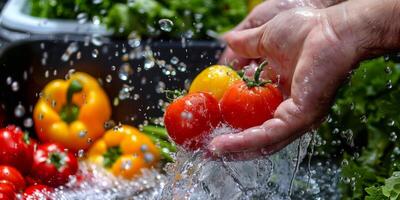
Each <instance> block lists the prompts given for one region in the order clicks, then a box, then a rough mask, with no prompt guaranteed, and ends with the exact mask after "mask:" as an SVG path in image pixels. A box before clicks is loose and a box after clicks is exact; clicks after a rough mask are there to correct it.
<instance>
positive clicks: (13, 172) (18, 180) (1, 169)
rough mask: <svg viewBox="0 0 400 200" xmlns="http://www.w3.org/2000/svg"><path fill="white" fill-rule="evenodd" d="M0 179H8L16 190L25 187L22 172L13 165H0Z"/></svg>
mask: <svg viewBox="0 0 400 200" xmlns="http://www.w3.org/2000/svg"><path fill="white" fill-rule="evenodd" d="M0 181H8V182H10V183H12V184H13V185H14V186H15V190H16V191H22V190H23V189H24V188H25V180H24V177H23V176H22V174H21V173H20V172H19V171H18V170H17V169H15V168H14V167H11V166H7V165H0Z"/></svg>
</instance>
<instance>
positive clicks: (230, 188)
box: [158, 126, 311, 199]
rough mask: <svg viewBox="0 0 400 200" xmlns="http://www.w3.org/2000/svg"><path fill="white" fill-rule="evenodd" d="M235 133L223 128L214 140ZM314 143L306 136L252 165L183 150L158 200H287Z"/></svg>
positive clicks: (217, 132)
mask: <svg viewBox="0 0 400 200" xmlns="http://www.w3.org/2000/svg"><path fill="white" fill-rule="evenodd" d="M234 132H237V131H236V130H233V129H232V128H230V127H228V126H221V127H220V128H217V129H216V130H215V131H214V132H213V133H212V136H213V137H215V136H217V135H221V134H224V133H234ZM310 140H311V137H310V136H309V135H308V134H306V135H304V136H303V137H302V138H300V139H298V140H297V141H295V142H293V143H292V144H290V145H289V146H287V147H286V148H285V149H283V150H282V151H280V152H278V153H276V154H274V155H272V156H267V157H263V158H259V159H255V160H250V161H226V159H224V158H222V159H220V160H211V159H209V158H204V156H203V152H201V151H197V152H194V153H189V152H185V151H184V150H179V151H178V153H177V155H176V162H175V163H173V164H170V165H169V166H167V167H166V171H167V179H166V180H167V182H166V184H165V187H164V188H163V190H162V194H161V196H159V197H158V199H254V198H255V199H257V198H261V199H287V198H289V196H290V185H291V182H292V180H293V178H294V175H295V174H296V172H297V169H298V165H299V163H300V162H301V160H302V159H303V158H304V157H305V155H306V153H307V147H308V144H309V142H310Z"/></svg>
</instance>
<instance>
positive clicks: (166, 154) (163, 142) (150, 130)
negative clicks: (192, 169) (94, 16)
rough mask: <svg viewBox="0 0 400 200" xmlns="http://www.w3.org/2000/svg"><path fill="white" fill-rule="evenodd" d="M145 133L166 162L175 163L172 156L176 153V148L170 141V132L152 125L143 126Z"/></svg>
mask: <svg viewBox="0 0 400 200" xmlns="http://www.w3.org/2000/svg"><path fill="white" fill-rule="evenodd" d="M143 133H145V134H147V135H148V136H149V137H150V138H151V139H152V140H153V142H154V143H155V144H156V145H157V146H158V147H159V149H160V154H161V156H162V159H163V160H164V161H166V162H173V161H174V159H173V157H172V156H171V154H172V153H174V152H176V146H175V144H174V143H172V142H170V141H169V137H168V132H167V130H166V129H165V128H164V127H160V126H152V125H147V126H143Z"/></svg>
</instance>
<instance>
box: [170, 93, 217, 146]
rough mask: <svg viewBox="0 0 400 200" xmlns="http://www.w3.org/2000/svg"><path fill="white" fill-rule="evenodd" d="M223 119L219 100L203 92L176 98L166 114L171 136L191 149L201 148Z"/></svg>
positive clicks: (176, 141)
mask: <svg viewBox="0 0 400 200" xmlns="http://www.w3.org/2000/svg"><path fill="white" fill-rule="evenodd" d="M221 121H222V117H221V113H220V110H219V105H218V101H217V100H216V99H215V98H214V97H213V96H211V95H210V94H208V93H203V92H199V93H192V94H188V95H186V96H184V97H181V98H178V99H176V100H175V101H174V102H172V103H171V104H170V105H169V106H168V107H167V110H166V112H165V116H164V123H165V126H166V128H167V131H168V134H169V136H170V137H171V138H172V140H174V141H175V143H177V144H179V145H181V146H183V147H185V148H186V149H189V150H195V149H199V148H201V147H202V146H203V145H204V139H205V137H206V136H207V135H208V134H209V133H210V132H211V130H212V129H214V128H215V127H217V126H218V125H219V124H220V122H221Z"/></svg>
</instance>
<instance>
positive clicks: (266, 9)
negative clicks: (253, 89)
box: [220, 0, 345, 68]
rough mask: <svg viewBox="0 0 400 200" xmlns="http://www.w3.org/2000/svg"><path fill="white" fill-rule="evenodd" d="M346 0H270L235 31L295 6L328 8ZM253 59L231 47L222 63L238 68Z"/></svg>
mask: <svg viewBox="0 0 400 200" xmlns="http://www.w3.org/2000/svg"><path fill="white" fill-rule="evenodd" d="M343 1H345V0H268V1H264V2H263V3H261V4H259V5H258V6H256V7H255V8H254V9H253V10H252V12H251V13H250V14H249V15H248V16H247V17H246V18H245V19H244V20H243V21H242V22H241V23H240V24H238V25H237V26H236V27H235V28H234V29H233V31H240V30H246V29H250V28H255V27H258V26H261V25H263V24H264V23H266V22H268V21H269V20H271V19H272V18H273V17H275V16H276V15H277V14H279V13H281V12H283V11H286V10H290V9H293V8H301V7H311V8H326V7H329V6H332V5H335V4H338V3H340V2H343ZM250 62H251V59H248V58H244V57H241V56H240V55H238V54H236V53H235V52H234V51H232V49H231V48H230V47H227V48H226V49H225V51H224V53H223V54H222V56H221V59H220V63H221V64H234V66H235V67H236V68H241V67H243V66H245V65H248V64H249V63H250Z"/></svg>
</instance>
